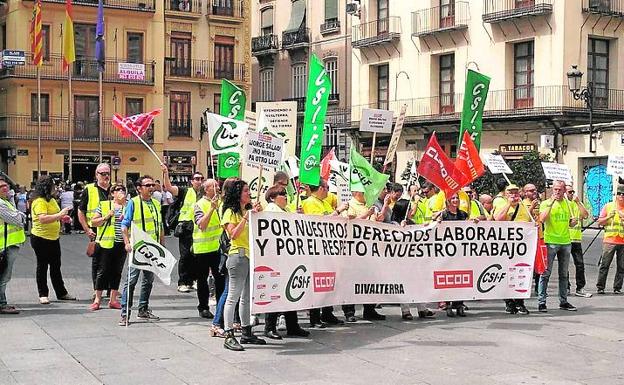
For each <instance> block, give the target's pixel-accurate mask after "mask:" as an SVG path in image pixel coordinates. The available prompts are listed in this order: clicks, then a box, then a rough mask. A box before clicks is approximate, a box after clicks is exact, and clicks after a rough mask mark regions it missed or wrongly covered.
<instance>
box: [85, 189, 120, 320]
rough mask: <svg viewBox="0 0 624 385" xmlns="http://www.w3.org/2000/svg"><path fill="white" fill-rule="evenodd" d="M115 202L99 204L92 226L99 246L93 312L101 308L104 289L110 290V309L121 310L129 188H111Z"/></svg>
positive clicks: (107, 201) (108, 201)
mask: <svg viewBox="0 0 624 385" xmlns="http://www.w3.org/2000/svg"><path fill="white" fill-rule="evenodd" d="M111 194H112V196H113V199H112V200H106V201H102V202H100V205H99V207H98V208H97V210H96V211H95V216H94V217H93V220H92V223H93V225H94V226H96V227H97V237H96V238H95V240H96V242H97V243H98V244H99V246H100V250H99V253H100V254H101V255H100V256H99V258H100V265H99V266H98V270H97V276H96V280H95V299H94V300H93V303H92V304H91V306H90V309H91V310H92V311H96V310H99V309H100V303H101V302H102V290H104V289H108V288H110V289H111V293H110V300H109V302H108V307H109V308H111V309H121V304H120V303H119V301H117V297H118V295H119V282H120V281H121V273H122V271H123V267H124V263H125V261H126V249H125V245H124V241H123V235H122V234H121V220H122V219H123V217H124V209H125V207H126V187H125V186H124V185H122V184H117V185H115V186H113V187H111Z"/></svg>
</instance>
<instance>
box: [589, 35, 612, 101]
mask: <svg viewBox="0 0 624 385" xmlns="http://www.w3.org/2000/svg"><path fill="white" fill-rule="evenodd" d="M587 81H588V82H592V83H593V84H594V106H595V107H603V108H604V107H607V105H608V96H609V41H608V40H604V39H593V38H590V39H589V41H588V42H587Z"/></svg>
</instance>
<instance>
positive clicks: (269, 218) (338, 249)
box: [250, 212, 537, 313]
mask: <svg viewBox="0 0 624 385" xmlns="http://www.w3.org/2000/svg"><path fill="white" fill-rule="evenodd" d="M250 239H251V240H252V245H251V264H252V265H251V266H252V271H253V275H252V286H251V287H252V289H251V290H252V313H268V312H276V311H290V310H301V309H311V308H318V307H323V306H332V305H340V304H350V303H360V304H361V303H421V302H438V301H453V300H481V299H504V298H528V297H529V296H530V292H531V282H532V279H533V263H534V259H535V250H536V246H537V227H536V226H535V225H534V224H531V223H525V222H480V223H478V224H475V223H473V222H469V221H458V222H442V223H440V224H433V225H429V226H427V227H423V226H407V227H401V226H396V225H391V224H384V223H379V222H373V221H366V220H348V219H346V218H342V217H333V216H303V215H298V214H289V213H264V212H261V213H254V214H252V216H251V219H250ZM354 266H356V267H357V268H354Z"/></svg>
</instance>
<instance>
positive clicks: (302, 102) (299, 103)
mask: <svg viewBox="0 0 624 385" xmlns="http://www.w3.org/2000/svg"><path fill="white" fill-rule="evenodd" d="M282 101H283V102H292V101H295V102H297V112H303V111H305V101H306V98H305V96H303V97H300V98H288V99H282Z"/></svg>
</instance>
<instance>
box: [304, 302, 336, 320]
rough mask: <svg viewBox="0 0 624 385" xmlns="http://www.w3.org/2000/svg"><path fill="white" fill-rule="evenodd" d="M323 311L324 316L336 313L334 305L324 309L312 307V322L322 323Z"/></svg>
mask: <svg viewBox="0 0 624 385" xmlns="http://www.w3.org/2000/svg"><path fill="white" fill-rule="evenodd" d="M321 311H322V314H323V317H331V316H332V315H333V313H334V307H333V306H325V307H324V308H322V309H319V308H316V309H310V323H320V322H321Z"/></svg>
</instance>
